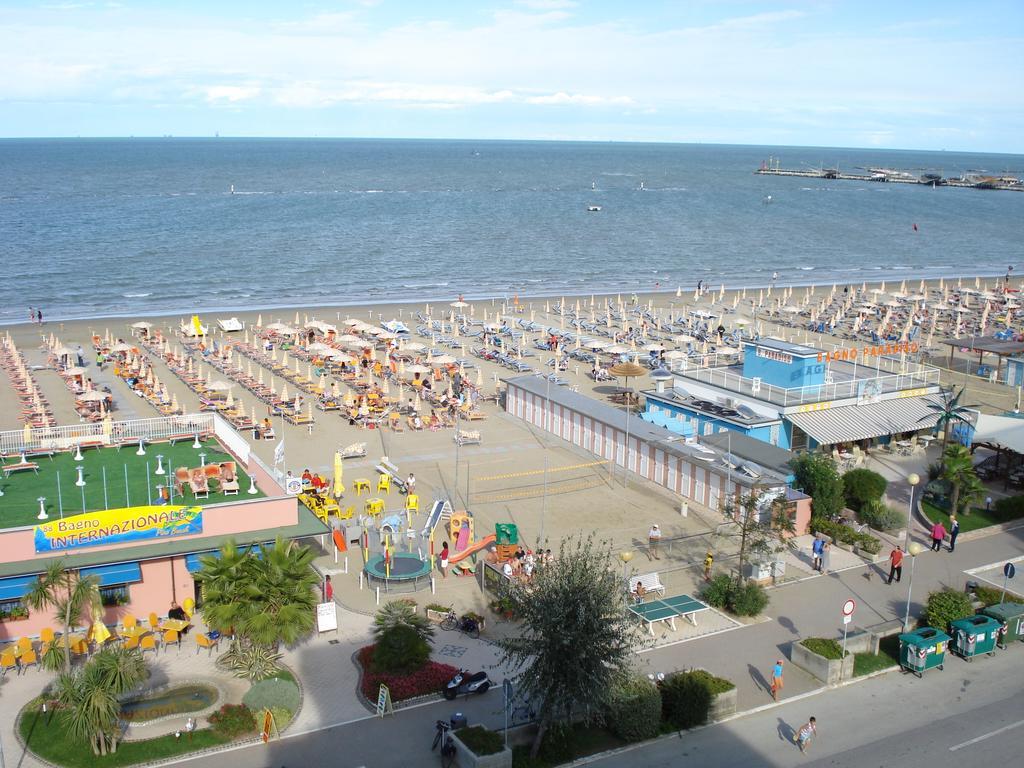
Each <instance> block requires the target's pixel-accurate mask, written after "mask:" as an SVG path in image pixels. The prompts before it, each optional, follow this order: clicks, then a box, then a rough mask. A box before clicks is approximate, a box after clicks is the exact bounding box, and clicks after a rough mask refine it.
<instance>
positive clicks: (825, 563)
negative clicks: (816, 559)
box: [818, 541, 832, 573]
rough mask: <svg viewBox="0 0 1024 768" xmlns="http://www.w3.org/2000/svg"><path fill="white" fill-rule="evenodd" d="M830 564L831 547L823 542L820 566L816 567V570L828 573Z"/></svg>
mask: <svg viewBox="0 0 1024 768" xmlns="http://www.w3.org/2000/svg"><path fill="white" fill-rule="evenodd" d="M831 562H832V545H831V544H830V543H829V542H827V541H826V542H825V543H824V544H822V545H821V565H820V566H818V570H819V571H821V572H822V573H828V568H829V564H830V563H831Z"/></svg>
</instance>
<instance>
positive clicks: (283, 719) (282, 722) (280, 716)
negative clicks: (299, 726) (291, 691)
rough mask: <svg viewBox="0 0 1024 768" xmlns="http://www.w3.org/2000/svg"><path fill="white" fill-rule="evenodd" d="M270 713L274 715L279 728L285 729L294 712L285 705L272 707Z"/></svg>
mask: <svg viewBox="0 0 1024 768" xmlns="http://www.w3.org/2000/svg"><path fill="white" fill-rule="evenodd" d="M270 714H272V715H273V716H274V722H275V723H276V724H277V730H279V731H283V730H284V729H285V728H287V727H288V725H289V724H290V723H291V721H292V717H293V716H294V712H292V710H290V709H285V708H284V707H271V708H270Z"/></svg>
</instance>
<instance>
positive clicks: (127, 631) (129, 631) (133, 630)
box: [117, 624, 151, 638]
mask: <svg viewBox="0 0 1024 768" xmlns="http://www.w3.org/2000/svg"><path fill="white" fill-rule="evenodd" d="M150 631H151V630H150V629H149V627H143V626H142V625H141V624H136V625H135V626H134V627H130V628H124V627H122V628H121V629H119V630H118V631H117V635H118V637H123V638H129V637H142V636H143V635H145V634H147V633H149V632H150Z"/></svg>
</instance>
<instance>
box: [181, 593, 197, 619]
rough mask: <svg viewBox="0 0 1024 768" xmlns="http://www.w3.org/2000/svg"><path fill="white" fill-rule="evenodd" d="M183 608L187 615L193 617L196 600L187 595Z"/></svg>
mask: <svg viewBox="0 0 1024 768" xmlns="http://www.w3.org/2000/svg"><path fill="white" fill-rule="evenodd" d="M181 610H183V611H184V612H185V615H186V616H188V617H189V618H190V619H191V618H192V614H193V613H195V612H196V601H195V600H193V599H192V598H191V597H186V598H185V602H183V603H182V604H181Z"/></svg>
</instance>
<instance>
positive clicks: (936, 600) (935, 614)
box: [921, 587, 974, 632]
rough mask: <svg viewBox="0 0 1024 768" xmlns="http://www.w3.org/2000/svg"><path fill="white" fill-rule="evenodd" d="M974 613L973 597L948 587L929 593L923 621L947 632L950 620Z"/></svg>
mask: <svg viewBox="0 0 1024 768" xmlns="http://www.w3.org/2000/svg"><path fill="white" fill-rule="evenodd" d="M973 615H974V608H973V607H972V606H971V599H970V598H969V597H968V596H967V595H966V594H964V593H963V592H961V591H959V590H956V589H949V588H948V587H947V588H946V589H940V590H939V591H937V592H932V593H930V594H929V595H928V602H927V604H926V605H925V608H924V613H923V614H922V616H921V621H922V622H924V623H925V624H926V625H927V626H929V627H934V628H935V629H938V630H941V631H943V632H945V631H946V630H948V629H949V622H951V621H956V620H957V619H963V618H965V617H967V616H973Z"/></svg>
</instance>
